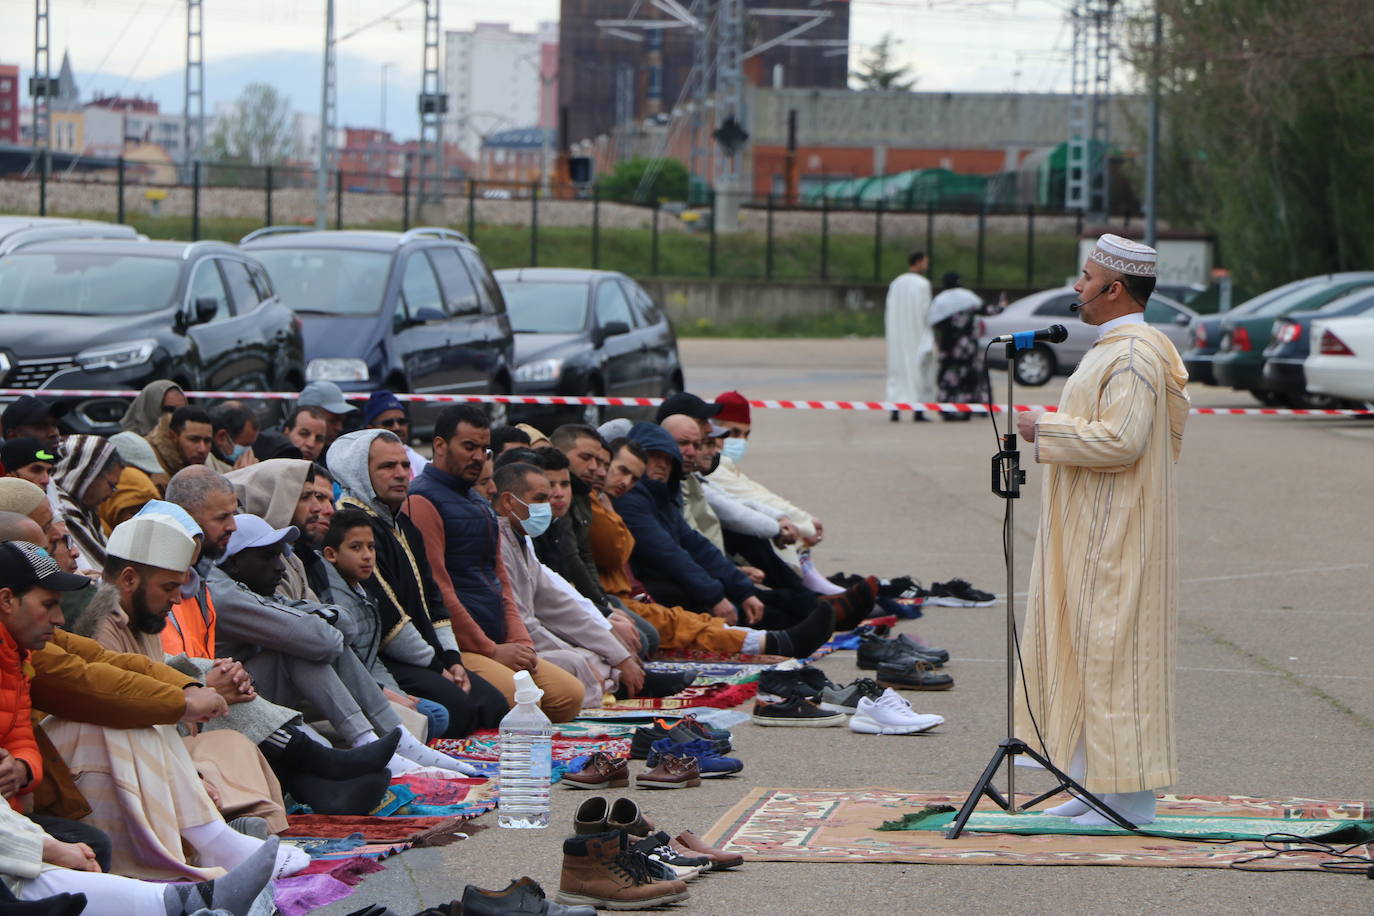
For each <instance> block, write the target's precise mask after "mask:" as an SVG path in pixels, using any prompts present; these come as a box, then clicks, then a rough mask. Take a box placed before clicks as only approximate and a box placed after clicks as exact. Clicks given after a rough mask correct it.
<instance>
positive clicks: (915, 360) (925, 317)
mask: <svg viewBox="0 0 1374 916" xmlns="http://www.w3.org/2000/svg"><path fill="white" fill-rule="evenodd" d="M883 334H884V336H885V337H886V338H887V399H888V400H889V401H902V402H905V403H908V404H913V403H915V404H923V403H926V402H927V401H933V400H935V397H936V387H935V374H936V369H937V368H938V367H939V357H938V355H937V354H936V352H935V334H934V332H933V331H931V329H930V281H929V280H927V279H926V278H925V277H923V276H921V275H920V274H917V273H911V272H910V271H908V272H907V273H904V274H902V275H901V276H900V277H898V278H897V279H895V280H893V281H892V284H891V285H890V286H889V287H888V288H887V306H886V310H885V311H884V313H883Z"/></svg>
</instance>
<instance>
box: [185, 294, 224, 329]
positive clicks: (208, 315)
mask: <svg viewBox="0 0 1374 916" xmlns="http://www.w3.org/2000/svg"><path fill="white" fill-rule="evenodd" d="M218 312H219V300H218V299H216V298H215V297H214V296H198V297H197V298H196V301H195V302H194V303H193V304H192V308H191V323H192V324H209V323H210V321H211V320H212V319H213V318H214V317H215V315H216V314H218Z"/></svg>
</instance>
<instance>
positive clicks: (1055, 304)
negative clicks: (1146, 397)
mask: <svg viewBox="0 0 1374 916" xmlns="http://www.w3.org/2000/svg"><path fill="white" fill-rule="evenodd" d="M1077 301H1078V293H1076V292H1074V291H1073V288H1072V287H1063V288H1060V289H1046V290H1041V291H1040V292H1038V293H1031V294H1030V295H1029V296H1026V297H1025V298H1023V299H1017V300H1016V301H1015V302H1013V303H1011V304H1010V305H1008V306H1007V307H1006V308H1005V309H1003V310H1002V312H1001V314H998V315H993V316H991V317H988V318H984V319H983V321H982V323H981V325H980V326H979V332H978V336H979V338H980V339H979V341H978V346H979V347H980V348H983V349H986V347H987V345H988V343H989V342H990V341H991V340H992V338H994V337H1000V336H1002V335H1003V334H1011V333H1013V332H1015V331H1032V330H1036V329H1038V328H1043V327H1047V326H1049V325H1052V324H1062V325H1064V326H1065V327H1066V328H1068V329H1069V339H1068V340H1066V341H1064V342H1063V343H1060V344H1050V343H1045V342H1043V341H1039V342H1037V343H1036V344H1035V346H1033V347H1031V348H1030V349H1028V350H1021V351H1020V352H1018V353H1017V354H1016V373H1015V375H1016V381H1017V382H1018V383H1019V384H1022V385H1029V386H1037V385H1043V384H1045V383H1046V382H1048V381H1049V380H1050V379H1051V378H1053V377H1054V376H1055V375H1056V374H1059V375H1068V374H1069V373H1070V372H1072V371H1073V370H1074V367H1075V366H1077V365H1078V361H1079V360H1080V359H1082V358H1083V354H1085V353H1087V352H1088V350H1089V349H1090V348H1091V347H1092V345H1093V343H1094V342H1095V341H1096V340H1097V328H1095V327H1093V326H1091V325H1087V324H1084V323H1083V321H1082V320H1081V319H1080V318H1079V316H1078V313H1077V312H1074V311H1071V310H1070V306H1072V305H1073V304H1074V303H1075V302H1077ZM1197 317H1198V316H1197V313H1196V312H1194V311H1193V310H1192V309H1190V308H1188V307H1187V306H1186V305H1182V304H1180V303H1178V302H1176V301H1174V300H1173V299H1170V298H1168V297H1167V296H1163V295H1160V294H1159V293H1156V294H1154V295H1152V296H1151V297H1150V299H1149V301H1148V302H1147V303H1146V306H1145V320H1146V321H1148V322H1149V323H1150V324H1152V325H1154V326H1155V327H1156V328H1158V329H1159V330H1161V331H1163V332H1164V333H1165V335H1167V336H1168V338H1169V339H1170V340H1172V341H1173V342H1174V346H1176V347H1182V346H1183V345H1184V342H1185V341H1186V339H1187V335H1188V325H1189V324H1190V323H1192V322H1193V321H1194V320H1195V319H1196V318H1197ZM988 365H989V366H990V367H992V368H994V369H1005V368H1006V366H1007V359H1006V353H1005V351H1004V350H1003V348H1001V347H993V348H992V350H991V351H990V352H989V353H988Z"/></svg>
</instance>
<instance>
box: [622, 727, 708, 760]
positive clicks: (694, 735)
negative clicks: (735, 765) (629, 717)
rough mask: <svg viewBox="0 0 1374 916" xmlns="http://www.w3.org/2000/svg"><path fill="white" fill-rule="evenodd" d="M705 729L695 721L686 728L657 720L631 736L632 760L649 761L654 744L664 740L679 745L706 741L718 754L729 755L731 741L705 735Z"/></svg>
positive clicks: (636, 730)
mask: <svg viewBox="0 0 1374 916" xmlns="http://www.w3.org/2000/svg"><path fill="white" fill-rule="evenodd" d="M705 729H706V726H704V725H702V724H701V723H699V722H696V721H695V720H693V722H692V723H690V724H689V725H688V726H687V727H685V728H684V727H683V723H682V722H676V723H674V724H672V725H668V724H667V723H666V722H664V721H663V720H662V719H656V720H654V722H653V724H651V725H645V726H643V727H641V728H637V729H635V732H634V734H633V735H631V736H630V758H631V759H632V760H646V759H648V757H649V751H650V749H651V748H652V747H653V745H654V742H655V741H658V740H660V739H662V738H672V739H673V740H674V741H675V742H677V743H678V744H688V743H690V742H692V741H697V740H700V739H705V740H707V741H709V742H710V743H711V746H712V747H713V748H715V750H716V753H718V754H725V753H729V751H730V739H729V738H728V737H727V738H718V737H715V736H714V735H708V734H703V733H702V732H703V731H704V730H705ZM712 731H714V730H712Z"/></svg>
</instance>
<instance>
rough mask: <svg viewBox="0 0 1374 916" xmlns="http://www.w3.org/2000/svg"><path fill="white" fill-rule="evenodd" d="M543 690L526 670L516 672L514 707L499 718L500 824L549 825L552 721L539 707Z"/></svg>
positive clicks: (529, 826) (498, 816)
mask: <svg viewBox="0 0 1374 916" xmlns="http://www.w3.org/2000/svg"><path fill="white" fill-rule="evenodd" d="M542 696H544V691H542V690H540V689H539V688H538V687H536V686H535V684H534V679H533V678H531V677H530V673H529V672H528V671H518V672H516V674H515V708H514V709H512V710H511V711H510V712H508V713H506V717H505V718H504V719H502V720H501V782H500V788H501V803H500V807H499V808H498V809H497V812H496V823H497V824H499V825H500V826H502V827H517V828H527V829H528V828H535V829H538V828H543V827H547V826H549V780H550V778H551V777H552V776H553V723H552V722H550V721H549V717H548V716H546V715H544V711H543V710H542V709H540V708H539V699H540V698H541V697H542Z"/></svg>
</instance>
